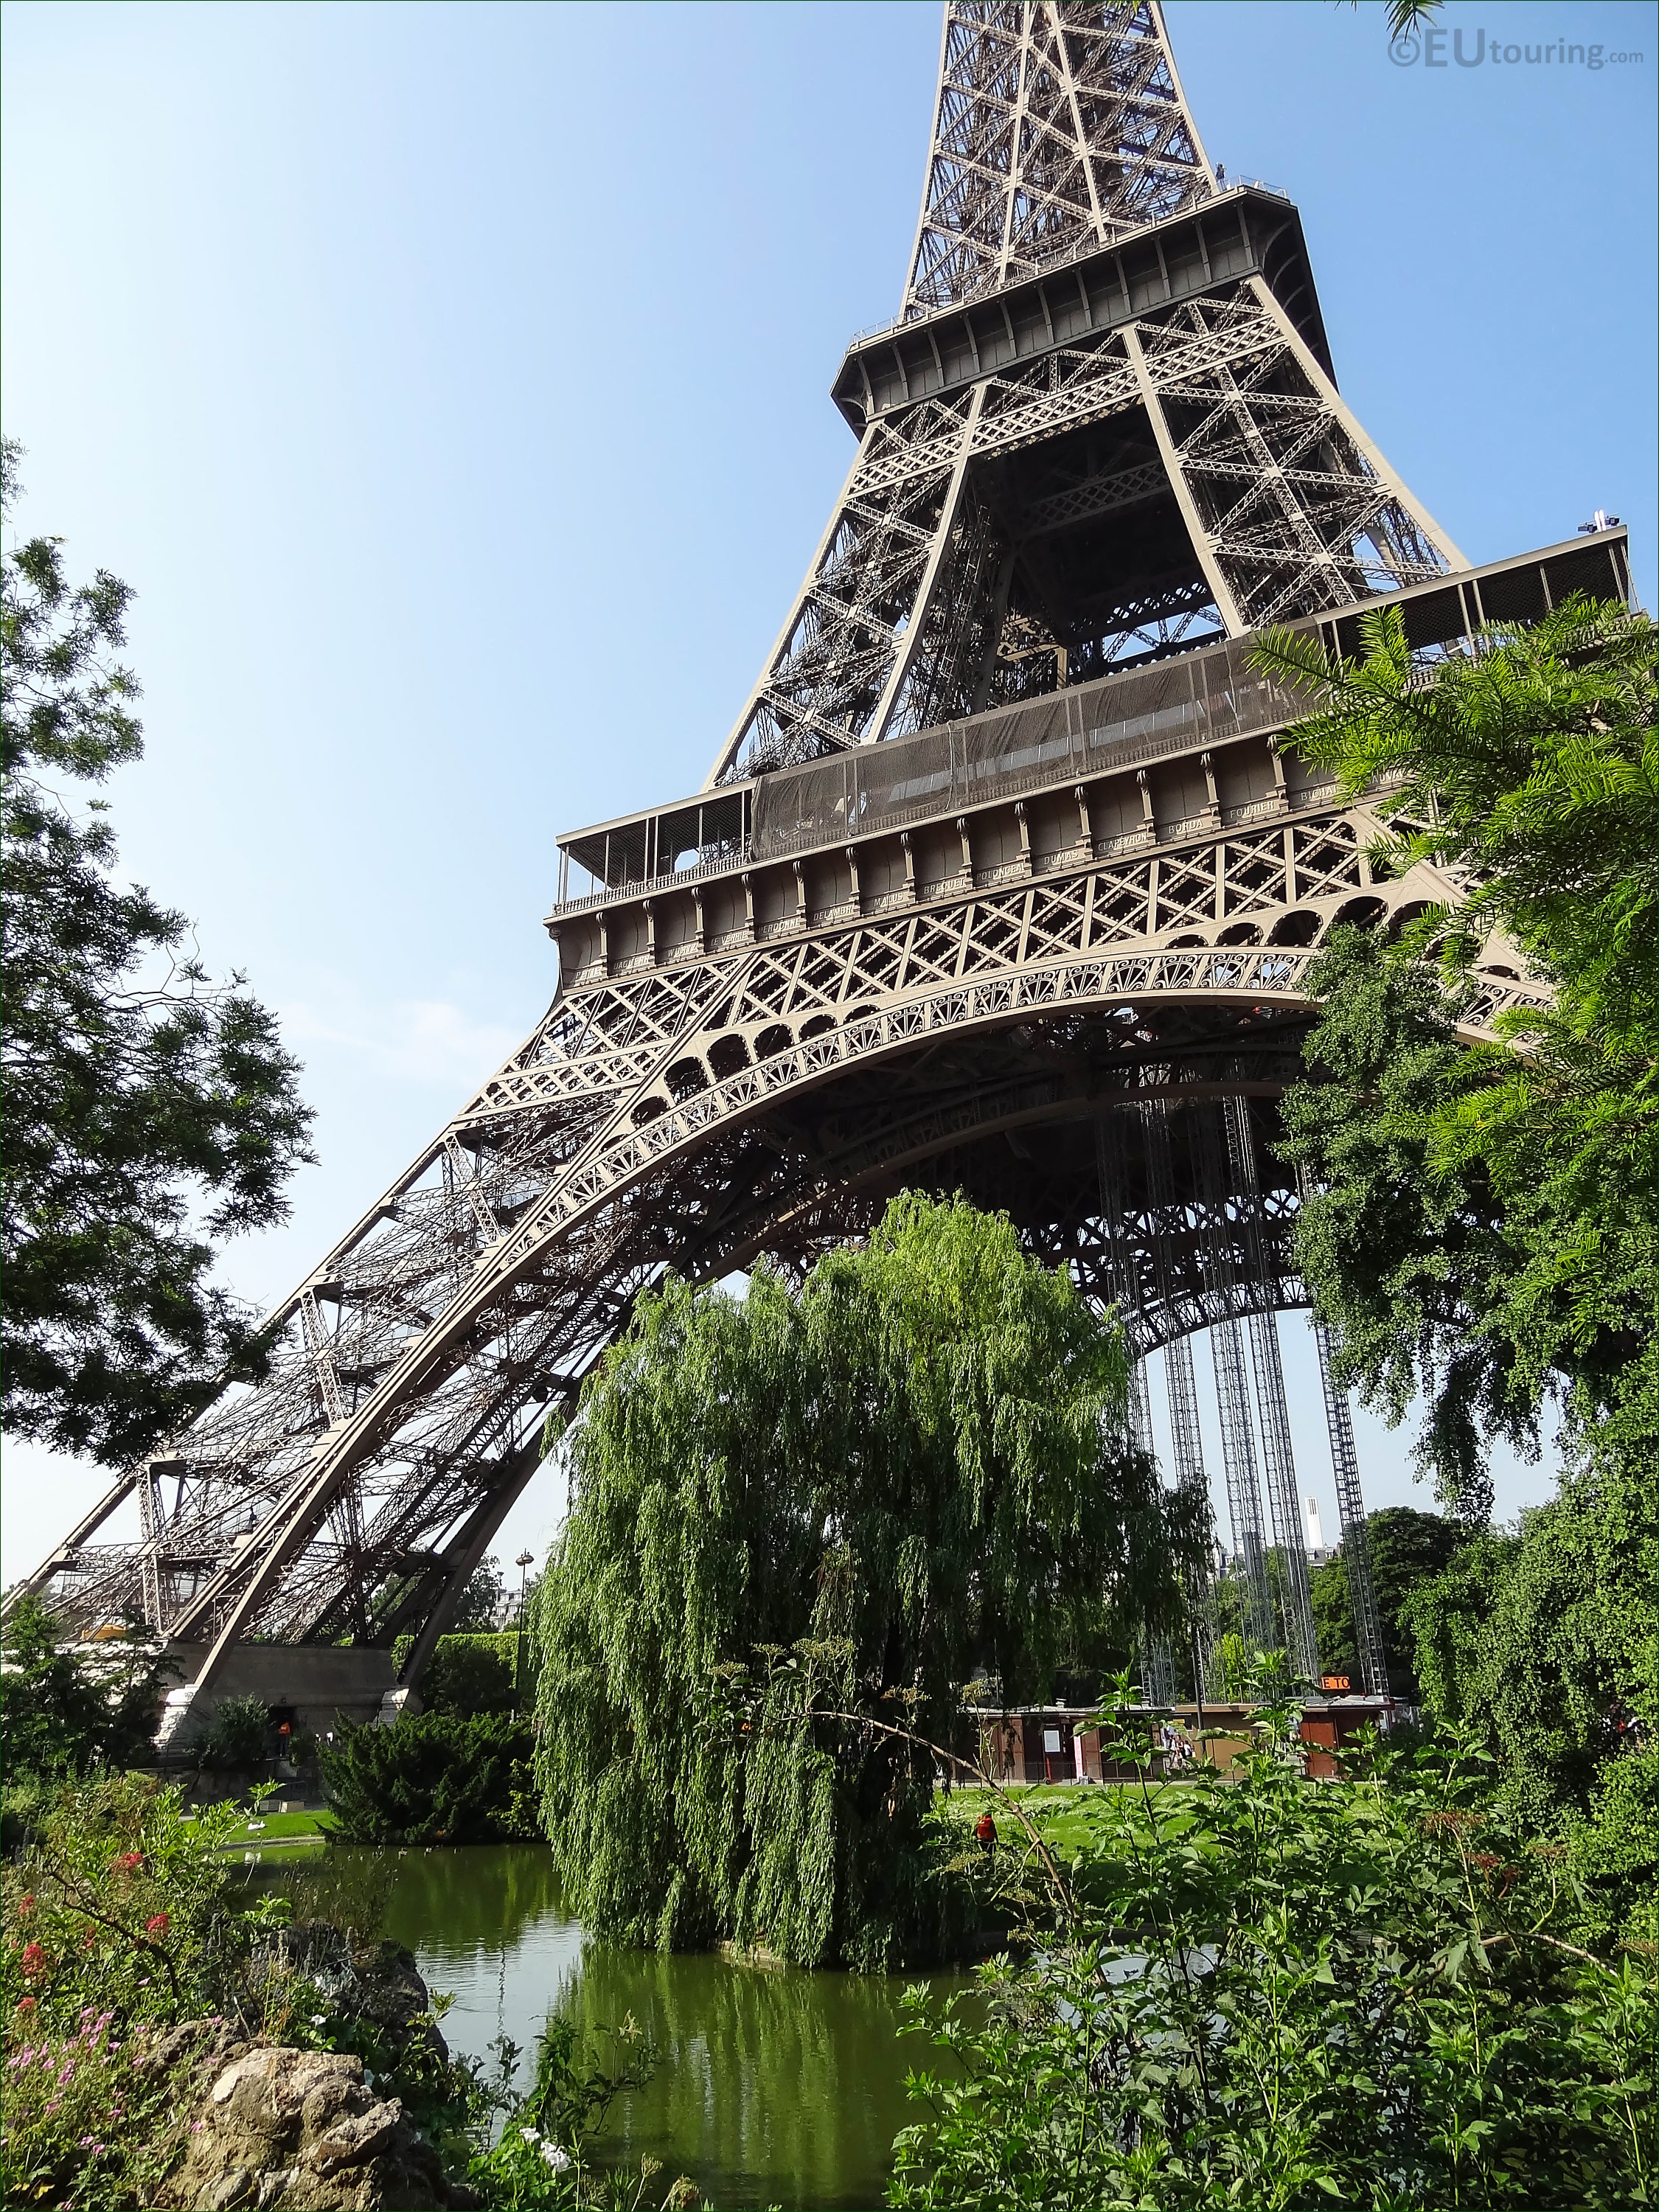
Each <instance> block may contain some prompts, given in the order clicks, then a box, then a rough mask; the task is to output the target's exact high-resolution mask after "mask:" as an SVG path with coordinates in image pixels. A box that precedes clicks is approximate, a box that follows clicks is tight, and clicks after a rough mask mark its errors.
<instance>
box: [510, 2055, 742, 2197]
mask: <svg viewBox="0 0 1659 2212" xmlns="http://www.w3.org/2000/svg"><path fill="white" fill-rule="evenodd" d="M539 2041H540V2044H541V2049H540V2051H538V2054H537V2062H536V2082H535V2087H533V2088H532V2091H531V2093H530V2094H529V2096H528V2097H527V2098H526V2099H525V2100H524V2101H523V2102H522V2104H520V2105H519V2106H517V2107H516V2109H513V2110H511V2111H510V2112H509V2116H508V2118H507V2124H506V2125H505V2126H504V2127H503V2128H502V2130H501V2135H500V2137H499V2139H498V2140H497V2141H496V2142H495V2143H493V2144H492V2145H491V2146H490V2147H489V2149H487V2150H486V2151H484V2152H483V2153H482V2154H480V2155H479V2156H478V2157H477V2158H475V2159H474V2160H473V2162H472V2165H471V2168H470V2170H469V2172H468V2174H467V2179H468V2181H469V2182H470V2183H471V2185H472V2187H473V2188H474V2189H475V2190H476V2191H477V2192H478V2194H479V2196H480V2197H481V2198H482V2199H483V2202H484V2203H487V2204H489V2205H490V2206H491V2207H493V2208H500V2212H576V2208H578V2207H579V2206H603V2207H609V2208H614V2212H645V2208H646V2207H647V2206H649V2207H652V2208H657V2207H661V2208H664V2212H678V2208H683V2207H684V2208H689V2207H691V2206H695V2205H696V2204H698V2203H701V2201H702V2200H701V2198H700V2197H699V2196H698V2194H697V2192H696V2189H695V2188H694V2187H693V2186H692V2185H691V2184H690V2182H689V2181H687V2180H686V2179H684V2178H683V2177H682V2178H681V2179H678V2180H676V2181H674V2182H672V2183H671V2184H669V2185H668V2186H667V2188H666V2189H664V2187H663V2185H662V2184H661V2182H660V2180H659V2175H660V2174H661V2172H662V2168H661V2166H659V2163H658V2162H657V2160H655V2159H642V2160H641V2162H640V2169H639V2172H638V2173H637V2174H635V2173H631V2172H626V2171H625V2170H617V2169H615V2168H611V2167H607V2166H604V2165H603V2164H601V2163H600V2162H599V2160H596V2159H595V2158H594V2156H593V2152H592V2139H593V2137H594V2136H597V2135H598V2134H599V2132H600V2131H601V2130H602V2129H603V2128H604V2126H605V2119H606V2117H607V2116H608V2114H609V2112H610V2110H611V2106H612V2105H613V2104H614V2103H615V2102H616V2100H617V2098H618V2097H619V2096H621V2095H622V2093H623V2091H624V2090H628V2089H637V2088H641V2087H643V2086H644V2084H645V2083H646V2082H647V2081H649V2080H650V2079H651V2075H652V2070H653V2060H652V2055H651V2052H650V2050H649V2048H648V2047H647V2045H646V2044H645V2042H644V2039H643V2038H642V2037H641V2033H640V2031H639V2029H638V2028H637V2027H635V2023H634V2021H632V2020H631V2019H629V2020H625V2021H623V2024H622V2026H621V2027H617V2028H599V2029H590V2030H589V2031H588V2032H587V2033H586V2035H582V2034H579V2033H578V2032H577V2030H576V2028H575V2027H574V2025H573V2024H572V2023H571V2022H570V2021H568V2020H563V2019H560V2018H558V2017H557V2016H554V2017H552V2018H550V2020H549V2021H548V2023H547V2031H546V2033H545V2034H544V2035H543V2036H542V2037H541V2038H540V2039H539ZM602 2046H603V2050H602V2048H601V2047H602ZM492 2048H495V2049H496V2050H497V2051H498V2052H499V2056H500V2059H501V2077H502V2081H503V2083H505V2082H506V2081H509V2080H510V2079H511V2077H512V2074H513V2067H514V2065H515V2063H516V2061H517V2057H518V2051H517V2048H516V2046H515V2045H513V2043H512V2042H511V2040H510V2039H507V2038H506V2037H503V2038H501V2039H500V2041H499V2043H498V2044H497V2045H493V2046H492ZM501 2102H502V2103H503V2105H505V2104H506V2103H507V2099H506V2098H505V2097H504V2096H503V2098H502V2099H501Z"/></svg>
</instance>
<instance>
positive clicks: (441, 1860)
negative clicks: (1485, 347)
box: [386, 1844, 948, 2212]
mask: <svg viewBox="0 0 1659 2212" xmlns="http://www.w3.org/2000/svg"><path fill="white" fill-rule="evenodd" d="M386 1932H387V1933H388V1934H389V1935H392V1936H396V1937H397V1939H398V1942H402V1943H406V1944H408V1946H409V1948H410V1949H411V1950H412V1951H413V1952H414V1953H415V1954H416V1957H417V1959H418V1960H420V1964H421V1971H422V1973H423V1974H424V1975H425V1976H426V1978H427V1980H428V1984H430V1985H431V1986H432V1987H433V1988H435V1989H439V1990H453V1992H454V1994H455V2002H454V2004H453V2007H452V2008H451V2009H450V2011H449V2013H448V2014H447V2015H446V2017H445V2020H444V2033H445V2034H446V2036H447V2038H448V2039H449V2042H450V2044H451V2046H452V2047H453V2049H454V2050H456V2051H465V2052H467V2053H477V2055H479V2056H481V2057H482V2056H485V2055H486V2053H487V2046H488V2045H489V2042H490V2040H491V2039H492V2038H494V2037H495V2036H497V2035H500V2034H502V2033H505V2034H507V2035H510V2036H512V2037H513V2039H514V2040H515V2041H516V2042H518V2043H519V2044H520V2045H523V2046H524V2051H525V2057H524V2059H523V2061H522V2062H521V2064H520V2081H521V2083H522V2082H526V2081H527V2080H528V2077H529V2074H530V2071H531V2069H532V2066H533V2063H534V2042H535V2038H536V2036H537V2035H538V2033H540V2031H541V2029H542V2027H544V2024H545V2021H546V2018H547V2015H548V2013H549V2011H550V2009H552V2008H557V2009H559V2010H560V2011H562V2012H564V2013H568V2014H569V2015H571V2016H572V2017H574V2018H575V2019H576V2020H578V2021H580V2022H582V2023H584V2024H586V2025H587V2026H590V2027H610V2026H614V2025H615V2024H616V2023H617V2022H618V2021H621V2020H623V2018H624V2017H625V2016H626V2015H628V2014H629V2013H631V2014H632V2015H633V2016H634V2018H635V2020H636V2021H638V2022H639V2024H640V2026H641V2027H642V2028H643V2029H644V2030H645V2032H646V2034H647V2037H648V2038H649V2039H650V2042H651V2044H652V2045H653V2049H654V2050H655V2051H656V2054H657V2071H656V2074H655V2076H654V2078H653V2080H652V2081H651V2082H650V2083H649V2084H648V2085H647V2087H645V2088H644V2089H641V2090H638V2091H635V2093H633V2094H631V2095H630V2096H629V2097H627V2098H625V2099H619V2100H618V2101H617V2105H616V2106H615V2107H613V2110H612V2114H611V2128H610V2130H609V2133H608V2135H607V2136H606V2138H605V2142H604V2144H603V2145H602V2148H603V2149H604V2150H605V2152H606V2154H611V2155H615V2156H617V2157H618V2158H623V2159H627V2160H631V2161H637V2160H639V2159H640V2158H641V2156H647V2157H651V2158H655V2159H659V2160H661V2162H662V2163H663V2165H664V2166H666V2167H667V2169H668V2172H670V2173H671V2174H673V2173H677V2172H686V2173H690V2175H691V2177H692V2179H694V2180H695V2181H696V2183H697V2185H698V2186H699V2187H700V2188H701V2189H702V2191H703V2192H704V2194H705V2196H706V2197H708V2198H709V2199H710V2200H711V2201H712V2202H713V2203H715V2204H718V2205H720V2206H732V2207H750V2206H757V2205H766V2204H784V2205H789V2206H799V2207H801V2208H803V2212H805V2208H812V2212H830V2208H837V2207H853V2206H866V2207H868V2206H871V2205H877V2204H879V2203H880V2202H881V2199H882V2195H883V2188H884V2181H885V2178H886V2173H887V2168H888V2161H889V2157H890V2151H891V2147H892V2140H893V2136H894V2135H895V2134H896V2131H897V2130H898V2129H900V2128H901V2127H903V2126H904V2125H905V2124H907V2122H908V2120H909V2119H911V2118H913V2117H914V2114H913V2112H912V2111H911V2110H910V2108H909V2107H908V2105H907V2102H906V2100H905V2095H904V2088H903V2080H904V2074H905V2070H906V2069H907V2067H908V2066H910V2065H913V2064H917V2063H921V2059H922V2057H923V2053H922V2051H921V2049H920V2047H919V2046H917V2045H910V2044H901V2043H900V2042H898V2040H897V2039H896V2033H895V2030H896V2023H897V2020H898V2012H899V2005H898V2000H899V1994H900V1990H901V1988H902V1981H901V1980H900V1979H899V1978H896V1977H895V1978H887V1977H884V1976H881V1975H866V1974H804V1973H797V1972H787V1971H784V1970H781V1969H767V1968H763V1967H750V1966H734V1965H732V1964H730V1963H729V1962H727V1961H726V1960H722V1959H719V1958H710V1957H704V1956H691V1957H687V1956H679V1957H673V1958H662V1957H659V1956H658V1955H656V1954H653V1953H649V1952H639V1951H623V1950H617V1949H613V1948H611V1947H610V1946H608V1945H605V1944H599V1943H592V1942H586V1940H585V1939H584V1937H583V1936H582V1932H581V1930H580V1928H579V1927H578V1926H577V1924H576V1923H575V1922H574V1920H572V1919H571V1918H569V1917H568V1915H567V1914H566V1912H565V1911H564V1909H563V1906H562V1903H561V1901H560V1899H559V1894H558V1889H557V1886H556V1883H555V1881H554V1879H553V1871H552V1863H551V1859H550V1855H549V1854H548V1853H547V1852H546V1851H544V1850H540V1849H538V1847H536V1846H534V1845H531V1844H475V1845H471V1846H465V1847H461V1848H452V1849H447V1850H431V1851H411V1852H408V1853H405V1854H404V1855H403V1856H402V1857H401V1858H400V1860H399V1862H398V1868H397V1875H396V1880H395V1881H394V1884H393V1887H392V1899H391V1904H390V1907H389V1909H388V1912H387V1917H386ZM941 1982H942V1984H943V1983H947V1982H948V1978H941Z"/></svg>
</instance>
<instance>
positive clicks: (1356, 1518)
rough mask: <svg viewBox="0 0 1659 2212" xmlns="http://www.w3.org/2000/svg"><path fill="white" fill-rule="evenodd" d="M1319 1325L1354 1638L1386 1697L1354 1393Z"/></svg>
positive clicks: (1369, 1686)
mask: <svg viewBox="0 0 1659 2212" xmlns="http://www.w3.org/2000/svg"><path fill="white" fill-rule="evenodd" d="M1313 1328H1314V1341H1315V1343H1316V1344H1317V1346H1319V1380H1320V1385H1321V1387H1322V1389H1323V1391H1324V1394H1325V1425H1326V1427H1327V1429H1328V1431H1329V1432H1330V1439H1331V1472H1332V1474H1334V1476H1335V1478H1336V1510H1337V1517H1338V1519H1339V1520H1340V1522H1341V1526H1342V1561H1343V1565H1344V1566H1345V1568H1346V1571H1347V1577H1348V1604H1349V1607H1350V1608H1351V1609H1352V1613H1353V1629H1354V1640H1355V1642H1356V1643H1357V1644H1358V1647H1359V1671H1360V1675H1361V1678H1362V1679H1363V1680H1364V1685H1365V1690H1366V1693H1367V1695H1368V1696H1370V1697H1373V1698H1386V1697H1387V1696H1388V1694H1389V1670H1388V1666H1387V1662H1385V1660H1384V1658H1383V1620H1382V1615H1381V1614H1380V1613H1378V1612H1377V1609H1376V1583H1375V1582H1374V1580H1373V1579H1372V1576H1371V1553H1370V1542H1369V1541H1368V1540H1367V1537H1366V1534H1365V1501H1364V1498H1362V1497H1361V1495H1360V1492H1359V1458H1358V1454H1357V1453H1356V1452H1355V1450H1354V1448H1353V1419H1352V1415H1351V1414H1350V1413H1349V1411H1348V1394H1347V1392H1346V1390H1344V1389H1341V1388H1340V1386H1339V1384H1338V1383H1337V1380H1336V1377H1335V1376H1334V1375H1333V1374H1332V1372H1331V1333H1330V1331H1329V1329H1328V1328H1327V1327H1326V1326H1325V1324H1324V1322H1322V1321H1316V1322H1315V1323H1314V1325H1313Z"/></svg>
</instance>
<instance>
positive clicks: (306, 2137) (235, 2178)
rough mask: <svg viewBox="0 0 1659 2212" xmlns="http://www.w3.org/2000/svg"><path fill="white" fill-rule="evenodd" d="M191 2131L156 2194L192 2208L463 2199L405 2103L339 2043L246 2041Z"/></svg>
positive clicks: (417, 2205)
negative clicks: (310, 2046)
mask: <svg viewBox="0 0 1659 2212" xmlns="http://www.w3.org/2000/svg"><path fill="white" fill-rule="evenodd" d="M185 2140H186V2142H187V2144H188V2148H187V2149H186V2151H185V2156H184V2160H183V2162H182V2163H181V2164H180V2165H179V2166H178V2167H177V2168H176V2169H175V2171H174V2172H173V2174H172V2176H171V2177H170V2178H169V2179H168V2180H167V2183H166V2184H165V2185H164V2193H163V2195H162V2196H161V2198H160V2199H159V2200H158V2201H159V2202H160V2203H163V2204H166V2205H169V2206H176V2207H187V2208H193V2212H225V2208H229V2207H233V2206H238V2205H243V2204H246V2205H249V2206H257V2207H259V2208H261V2212H263V2208H264V2207H266V2206H270V2205H281V2206H282V2207H283V2212H428V2207H430V2208H432V2209H433V2212H439V2208H443V2212H447V2208H449V2207H451V2206H452V2205H453V2203H455V2202H456V2199H455V2198H454V2197H452V2195H451V2193H450V2191H449V2189H448V2187H447V2184H446V2183H445V2180H444V2175H443V2169H442V2167H441V2165H440V2164H439V2161H438V2155H437V2153H436V2152H435V2150H434V2149H433V2148H432V2147H431V2145H430V2144H429V2143H426V2142H422V2140H421V2138H420V2136H419V2135H418V2134H417V2133H416V2130H415V2127H414V2124H413V2123H412V2122H411V2121H410V2118H409V2116H408V2114H407V2113H406V2112H404V2108H403V2106H402V2104H401V2102H400V2101H399V2100H398V2099H397V2098H396V2097H387V2098H380V2097H377V2096H376V2095H375V2093H374V2091H373V2090H372V2089H371V2088H370V2087H368V2083H367V2082H366V2081H365V2080H364V2078H363V2064H362V2059H360V2058H356V2057H350V2056H349V2055H348V2054H347V2053H345V2052H343V2051H294V2050H289V2049H287V2048H284V2047H276V2048H259V2049H254V2050H248V2049H246V2047H245V2046H242V2047H240V2048H239V2049H238V2050H237V2053H236V2055H235V2056H234V2057H228V2056H227V2063H224V2064H223V2065H222V2067H221V2068H220V2069H219V2071H218V2072H217V2074H216V2075H215V2076H214V2078H213V2079H212V2081H211V2082H210V2085H209V2086H208V2087H206V2091H205V2093H204V2095H202V2096H201V2098H200V2100H199V2102H198V2103H197V2107H196V2110H195V2112H194V2113H193V2114H192V2116H191V2121H190V2124H189V2130H188V2133H187V2135H186V2138H185Z"/></svg>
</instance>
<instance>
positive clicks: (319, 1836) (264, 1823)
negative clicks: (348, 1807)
mask: <svg viewBox="0 0 1659 2212" xmlns="http://www.w3.org/2000/svg"><path fill="white" fill-rule="evenodd" d="M185 1817H186V1818H188V1817H189V1815H188V1814H187V1815H186V1816H185ZM333 1829H334V1815H333V1814H331V1813H329V1812H319V1813H266V1814H263V1815H262V1814H257V1813H250V1814H247V1815H246V1818H245V1819H244V1820H242V1821H241V1822H240V1825H239V1826H236V1827H234V1828H233V1829H232V1830H231V1832H230V1833H229V1835H228V1836H227V1837H226V1838H225V1846H224V1847H225V1849H226V1850H239V1851H240V1850H246V1849H247V1848H248V1846H249V1845H250V1844H275V1843H288V1842H291V1841H293V1840H295V1839H296V1838H298V1839H300V1840H302V1841H304V1842H307V1843H324V1842H325V1841H326V1840H327V1838H329V1836H330V1835H331V1834H332V1832H333Z"/></svg>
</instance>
